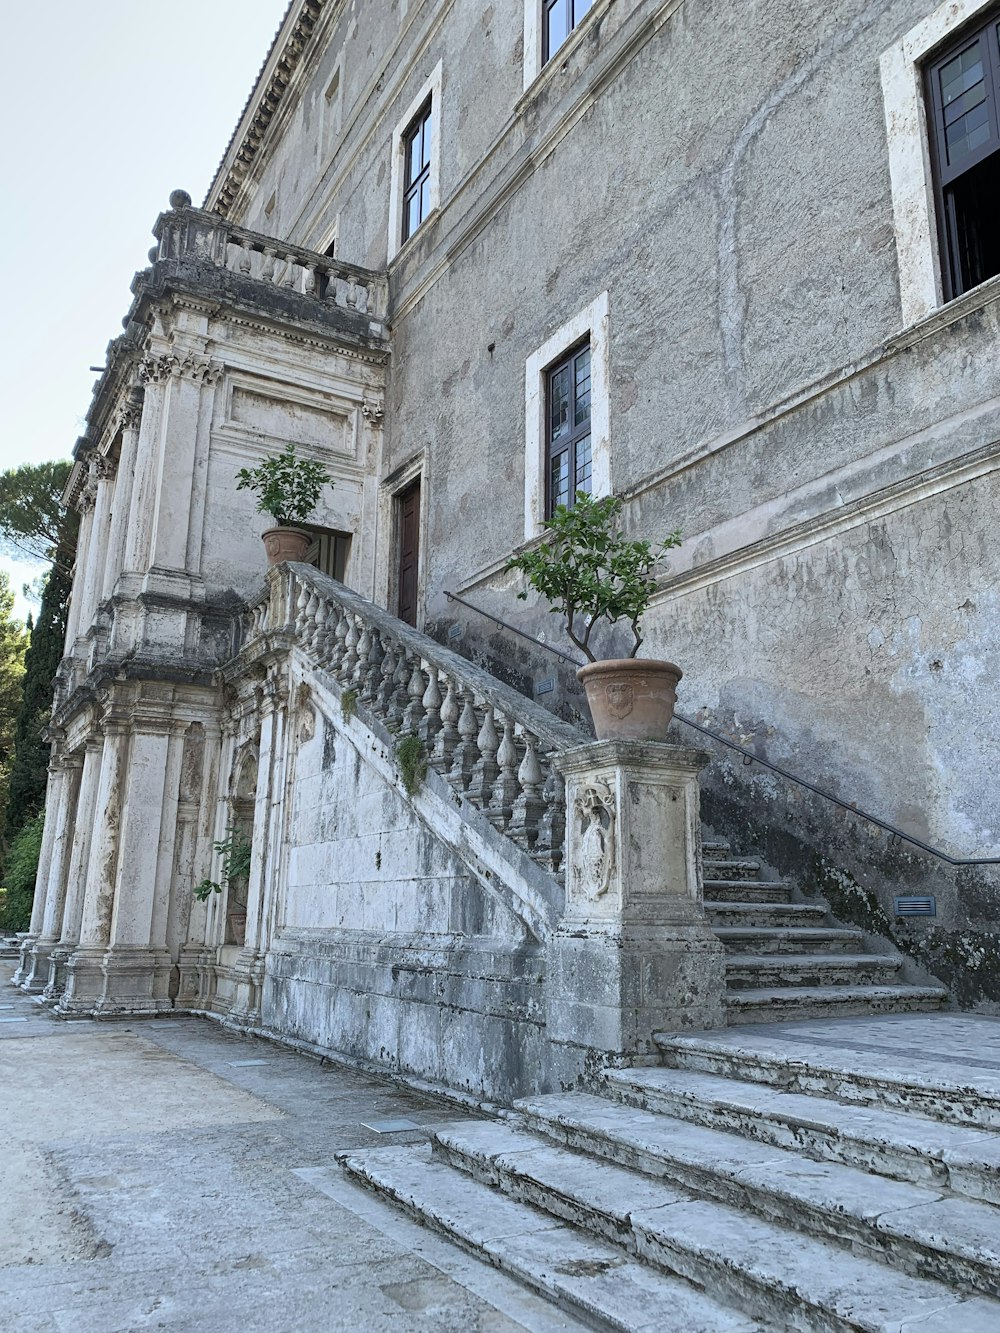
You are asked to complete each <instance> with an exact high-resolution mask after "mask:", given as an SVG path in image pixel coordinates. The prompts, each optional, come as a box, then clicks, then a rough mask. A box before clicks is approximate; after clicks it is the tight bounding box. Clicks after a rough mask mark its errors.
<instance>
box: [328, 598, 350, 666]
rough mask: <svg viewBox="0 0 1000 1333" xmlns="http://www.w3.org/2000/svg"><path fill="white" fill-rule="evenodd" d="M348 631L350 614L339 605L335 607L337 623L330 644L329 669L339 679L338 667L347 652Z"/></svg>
mask: <svg viewBox="0 0 1000 1333" xmlns="http://www.w3.org/2000/svg"><path fill="white" fill-rule="evenodd" d="M349 632H350V616H348V614H347V612H346V611H344V610H342V609H341V608H340V607H338V608H337V624H336V627H335V628H334V631H333V640H332V642H331V645H330V670H331V672H332V673H333V674H334V675H335V676H336V677H337V678H338V679H339V678H340V668H341V666H342V665H343V661H344V657H345V655H346V653H347V635H348V633H349Z"/></svg>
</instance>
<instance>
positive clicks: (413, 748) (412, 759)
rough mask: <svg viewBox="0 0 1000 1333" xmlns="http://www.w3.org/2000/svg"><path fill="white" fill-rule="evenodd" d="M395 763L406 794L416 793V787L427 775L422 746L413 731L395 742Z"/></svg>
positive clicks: (412, 794)
mask: <svg viewBox="0 0 1000 1333" xmlns="http://www.w3.org/2000/svg"><path fill="white" fill-rule="evenodd" d="M396 764H397V767H398V768H399V773H400V777H402V779H403V786H404V787H405V789H406V794H407V796H414V795H416V792H417V788H418V787H419V786H420V784H421V782H423V780H424V778H425V777H426V776H427V761H426V760H425V759H424V747H423V744H422V742H421V740H420V737H419V736H417V735H416V734H415V733H414V732H412V731H411V732H408V733H407V734H406V735H405V736H401V737H400V738H399V740H398V741H397V742H396Z"/></svg>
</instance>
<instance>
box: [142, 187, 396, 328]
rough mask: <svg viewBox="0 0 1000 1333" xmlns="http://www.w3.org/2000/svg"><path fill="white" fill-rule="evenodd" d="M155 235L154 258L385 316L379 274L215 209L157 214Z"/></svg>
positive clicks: (182, 210) (384, 297) (321, 302)
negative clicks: (195, 264) (205, 266)
mask: <svg viewBox="0 0 1000 1333" xmlns="http://www.w3.org/2000/svg"><path fill="white" fill-rule="evenodd" d="M153 234H154V235H155V236H156V239H157V245H156V246H155V247H154V249H152V250H151V251H150V254H149V257H150V260H151V261H152V262H154V263H155V262H156V261H158V260H165V259H186V258H191V259H195V260H200V261H202V262H207V263H210V264H214V265H215V267H216V268H222V269H226V270H228V271H229V272H230V273H237V274H239V275H240V277H242V278H250V279H252V280H254V281H256V282H261V283H265V284H267V285H268V286H271V287H279V288H281V289H282V290H283V291H292V292H297V293H298V294H299V295H301V296H307V297H309V298H310V299H312V300H314V301H317V302H319V303H320V304H323V305H327V306H330V305H332V306H336V307H338V308H339V309H341V310H348V311H354V312H356V313H357V314H359V315H366V316H368V317H369V318H370V319H374V320H381V319H382V318H383V316H384V313H385V302H386V288H385V282H384V280H383V279H382V278H381V277H380V276H379V275H378V274H376V273H373V272H372V271H371V270H369V269H364V268H359V267H358V266H357V265H355V264H345V263H343V262H342V261H341V260H340V259H334V258H333V257H332V256H330V255H321V254H317V253H315V252H314V251H312V250H306V249H304V248H303V247H302V246H298V245H287V244H284V243H283V242H281V241H278V240H276V239H275V238H274V237H272V236H262V235H260V234H258V233H257V232H253V231H248V230H247V229H246V228H245V227H236V226H233V225H232V224H231V223H229V222H227V221H226V220H225V219H224V218H220V217H218V216H217V215H216V214H215V213H206V212H204V211H203V210H202V209H200V208H190V207H185V208H177V209H173V210H171V211H170V212H169V213H163V214H161V216H160V217H159V219H158V220H157V223H156V226H155V227H154V229H153Z"/></svg>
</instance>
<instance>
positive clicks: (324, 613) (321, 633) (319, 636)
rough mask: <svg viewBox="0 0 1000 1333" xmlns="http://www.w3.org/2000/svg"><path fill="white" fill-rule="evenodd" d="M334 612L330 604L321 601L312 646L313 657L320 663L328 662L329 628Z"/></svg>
mask: <svg viewBox="0 0 1000 1333" xmlns="http://www.w3.org/2000/svg"><path fill="white" fill-rule="evenodd" d="M332 610H333V608H332V607H331V605H330V603H329V602H327V601H324V600H322V599H321V600H320V604H319V607H318V608H317V611H316V630H315V633H314V634H313V637H312V644H311V645H310V646H311V647H312V652H313V656H314V657H315V658H316V659H317V661H320V662H323V661H325V660H326V651H327V639H328V634H327V626H328V625H329V623H330V615H331V613H332Z"/></svg>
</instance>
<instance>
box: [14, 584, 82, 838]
mask: <svg viewBox="0 0 1000 1333" xmlns="http://www.w3.org/2000/svg"><path fill="white" fill-rule="evenodd" d="M69 591H70V579H69V576H68V575H67V574H66V573H65V572H64V571H63V569H62V568H61V567H60V566H59V565H54V566H53V567H52V568H51V569H50V570H49V571H48V573H47V575H46V577H45V579H44V580H43V588H42V605H41V608H40V610H39V612H38V618H37V620H36V621H35V623H34V625H33V626H32V629H31V640H30V643H29V646H28V651H27V654H26V656H25V659H24V687H23V698H22V703H21V708H20V712H19V713H18V717H17V724H16V727H15V731H14V761H13V766H12V768H11V773H10V798H9V802H8V805H7V828H8V829H9V830H10V831H11V832H12V833H15V832H16V831H17V830H18V829H19V828H20V827H21V826H22V824H24V822H25V821H26V820H27V819H30V818H31V816H32V815H34V814H35V813H36V812H37V811H38V810H40V809H41V807H42V804H43V802H44V800H45V782H46V775H47V771H48V763H49V746H48V743H47V741H46V740H45V728H46V726H47V725H48V721H49V715H50V713H51V710H52V681H53V678H54V677H55V674H56V668H57V667H58V666H59V660H60V658H61V656H62V650H63V643H64V641H65V638H66V616H67V613H68V610H69Z"/></svg>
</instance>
